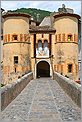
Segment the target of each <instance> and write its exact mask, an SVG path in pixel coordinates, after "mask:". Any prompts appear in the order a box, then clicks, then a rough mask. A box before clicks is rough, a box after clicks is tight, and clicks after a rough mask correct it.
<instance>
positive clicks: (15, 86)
mask: <svg viewBox="0 0 82 122" xmlns="http://www.w3.org/2000/svg"><path fill="white" fill-rule="evenodd" d="M32 79H33V73H32V72H30V73H28V74H26V75H24V76H23V77H22V78H20V79H18V80H17V81H15V82H13V83H12V84H7V85H6V86H4V87H2V88H1V110H4V109H5V108H6V107H7V106H8V105H9V103H11V102H12V100H14V99H15V98H16V97H17V95H18V94H19V93H20V92H21V91H22V90H23V89H24V88H25V87H26V85H27V84H28V83H29V82H30V80H32Z"/></svg>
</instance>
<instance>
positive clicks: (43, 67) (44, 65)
mask: <svg viewBox="0 0 82 122" xmlns="http://www.w3.org/2000/svg"><path fill="white" fill-rule="evenodd" d="M36 72H37V77H50V65H49V63H48V62H46V61H40V62H39V63H38V64H37V70H36Z"/></svg>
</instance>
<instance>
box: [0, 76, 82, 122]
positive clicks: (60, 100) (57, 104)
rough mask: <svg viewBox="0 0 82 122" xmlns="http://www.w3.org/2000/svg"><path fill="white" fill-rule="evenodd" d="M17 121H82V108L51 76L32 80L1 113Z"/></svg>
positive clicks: (6, 118)
mask: <svg viewBox="0 0 82 122" xmlns="http://www.w3.org/2000/svg"><path fill="white" fill-rule="evenodd" d="M1 120H6V121H11V122H13V121H16V122H69V121H71V122H72V121H74V122H81V109H80V108H79V107H78V106H77V105H76V104H75V103H74V102H73V101H72V100H71V98H70V97H69V96H68V95H67V94H66V93H65V92H64V91H63V90H62V89H61V87H60V86H59V84H58V83H57V82H56V81H55V80H52V79H50V78H39V79H36V80H31V81H30V83H29V84H28V85H27V86H26V87H25V89H24V90H23V91H22V92H21V93H20V94H19V95H18V96H17V97H16V99H14V100H13V101H12V102H11V103H10V104H9V105H8V106H7V107H6V109H5V110H4V111H2V113H1Z"/></svg>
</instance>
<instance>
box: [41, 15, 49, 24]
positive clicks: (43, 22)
mask: <svg viewBox="0 0 82 122" xmlns="http://www.w3.org/2000/svg"><path fill="white" fill-rule="evenodd" d="M39 26H51V18H50V16H47V17H45V18H44V19H43V21H42V22H41V23H40V25H39Z"/></svg>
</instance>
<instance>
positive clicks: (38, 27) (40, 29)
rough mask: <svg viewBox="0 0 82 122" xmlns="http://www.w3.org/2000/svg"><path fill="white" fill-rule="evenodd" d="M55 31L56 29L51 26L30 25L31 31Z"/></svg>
mask: <svg viewBox="0 0 82 122" xmlns="http://www.w3.org/2000/svg"><path fill="white" fill-rule="evenodd" d="M42 31H45V32H55V31H56V30H55V29H54V28H52V27H50V26H30V32H42Z"/></svg>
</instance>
